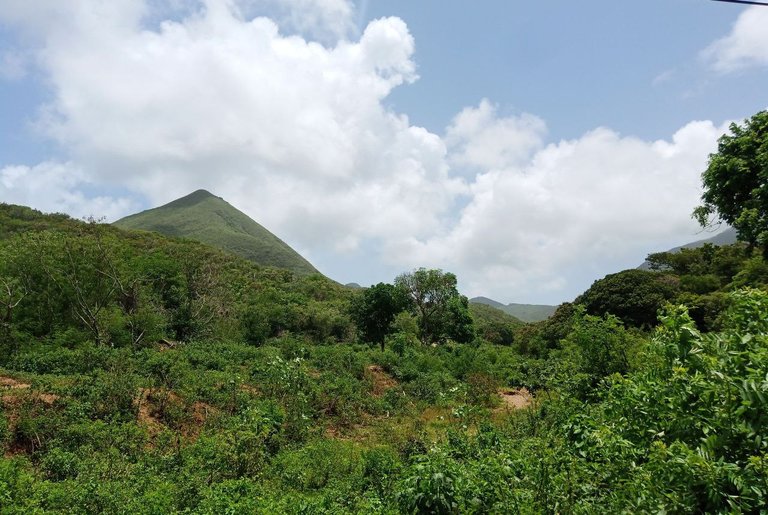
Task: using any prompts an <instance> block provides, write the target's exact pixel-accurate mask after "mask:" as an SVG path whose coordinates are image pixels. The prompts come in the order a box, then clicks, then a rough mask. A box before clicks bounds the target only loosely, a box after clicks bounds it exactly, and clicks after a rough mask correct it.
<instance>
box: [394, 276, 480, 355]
mask: <svg viewBox="0 0 768 515" xmlns="http://www.w3.org/2000/svg"><path fill="white" fill-rule="evenodd" d="M395 286H396V287H397V288H399V289H401V290H402V291H403V292H404V294H405V295H406V296H407V297H408V298H409V299H410V302H411V303H412V305H413V309H414V312H415V314H416V317H417V319H418V323H419V338H420V339H421V341H422V343H424V344H431V343H438V342H443V341H445V340H446V339H452V340H455V341H457V342H461V343H467V342H470V341H472V339H473V338H474V331H473V328H472V316H471V315H470V313H469V301H468V300H467V298H466V297H464V296H463V295H460V294H459V292H458V290H456V276H455V275H454V274H452V273H450V272H443V271H442V270H434V269H431V270H427V269H425V268H419V269H418V270H414V271H413V272H411V273H405V274H402V275H399V276H398V277H397V278H396V279H395Z"/></svg>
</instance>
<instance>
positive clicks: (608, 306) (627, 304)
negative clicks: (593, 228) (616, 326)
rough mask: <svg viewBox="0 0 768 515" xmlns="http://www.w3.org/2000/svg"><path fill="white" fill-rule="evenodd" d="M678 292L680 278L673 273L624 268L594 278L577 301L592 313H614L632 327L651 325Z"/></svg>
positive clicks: (601, 314)
mask: <svg viewBox="0 0 768 515" xmlns="http://www.w3.org/2000/svg"><path fill="white" fill-rule="evenodd" d="M678 291H679V284H678V280H677V279H676V278H675V277H673V276H670V275H666V274H662V273H658V272H649V271H646V270H624V271H623V272H619V273H617V274H610V275H607V276H605V277H604V278H603V279H600V280H598V281H595V282H594V283H593V284H592V286H590V288H589V289H588V290H587V291H585V292H584V293H582V294H581V295H580V296H579V297H578V298H577V299H576V301H575V302H576V303H577V304H581V305H583V306H584V307H585V308H586V309H587V313H589V314H591V315H598V316H603V315H606V314H611V315H615V316H617V317H619V318H620V319H621V320H622V321H623V322H624V323H625V324H628V325H631V326H633V327H643V328H650V327H653V326H654V325H655V324H656V320H657V318H656V317H657V314H658V311H659V309H661V307H662V306H663V305H664V304H665V303H666V302H667V301H669V300H671V299H673V298H674V297H675V295H677V293H678Z"/></svg>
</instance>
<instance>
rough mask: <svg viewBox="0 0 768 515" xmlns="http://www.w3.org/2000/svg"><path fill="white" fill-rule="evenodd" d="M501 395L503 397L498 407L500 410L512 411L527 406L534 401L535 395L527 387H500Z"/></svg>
mask: <svg viewBox="0 0 768 515" xmlns="http://www.w3.org/2000/svg"><path fill="white" fill-rule="evenodd" d="M499 397H501V406H500V407H499V408H497V409H498V410H500V411H511V410H519V409H524V408H527V407H528V406H530V405H531V403H532V402H533V395H531V392H529V391H528V389H527V388H525V387H523V388H515V389H510V388H500V389H499Z"/></svg>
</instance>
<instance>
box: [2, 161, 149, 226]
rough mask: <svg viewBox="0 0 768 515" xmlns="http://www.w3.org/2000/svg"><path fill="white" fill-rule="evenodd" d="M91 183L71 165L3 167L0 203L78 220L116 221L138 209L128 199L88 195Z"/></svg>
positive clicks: (78, 169)
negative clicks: (27, 207) (22, 206)
mask: <svg viewBox="0 0 768 515" xmlns="http://www.w3.org/2000/svg"><path fill="white" fill-rule="evenodd" d="M91 185H92V181H91V180H90V179H89V178H88V177H87V175H86V174H85V173H84V172H83V171H82V170H81V169H80V168H78V167H77V166H76V165H74V164H72V163H55V162H45V163H41V164H39V165H37V166H34V167H29V166H6V167H5V168H0V202H5V203H8V204H20V205H24V206H30V207H33V208H35V209H39V210H41V211H44V212H47V213H54V212H56V213H67V214H69V215H71V216H73V217H75V218H83V217H91V216H92V217H94V218H97V219H98V218H102V217H104V218H106V219H107V220H115V219H117V218H120V217H121V216H125V215H127V214H130V213H131V212H132V211H133V210H135V209H136V207H137V206H136V205H135V203H133V202H132V201H131V200H129V199H127V198H115V197H113V196H109V195H86V194H84V193H83V189H85V188H88V187H89V186H91Z"/></svg>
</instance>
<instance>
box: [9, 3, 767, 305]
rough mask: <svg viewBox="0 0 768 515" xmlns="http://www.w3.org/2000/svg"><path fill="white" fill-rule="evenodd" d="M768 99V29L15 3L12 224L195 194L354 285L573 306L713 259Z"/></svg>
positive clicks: (751, 19)
mask: <svg viewBox="0 0 768 515" xmlns="http://www.w3.org/2000/svg"><path fill="white" fill-rule="evenodd" d="M766 92H768V8H763V7H743V6H739V5H736V4H728V3H720V2H713V1H707V0H674V1H670V0H644V1H642V2H640V1H638V2H625V1H623V2H617V1H615V0H593V1H591V2H557V1H555V2H532V1H526V2H523V1H519V0H503V1H502V0H499V1H496V0H487V1H479V2H472V3H471V4H470V3H468V2H465V1H459V0H440V1H437V0H409V1H401V0H387V1H384V0H360V1H358V2H353V1H351V0H109V1H106V0H69V1H67V2H61V1H60V0H0V138H1V139H0V142H1V143H2V144H0V202H7V203H14V204H23V205H29V206H32V207H34V208H37V209H40V210H42V211H46V212H65V213H68V214H70V215H71V216H73V217H88V216H93V217H96V218H103V219H105V220H106V221H114V220H116V219H118V218H120V217H122V216H125V215H128V214H131V213H134V212H136V211H139V210H142V209H147V208H150V207H154V206H158V205H161V204H164V203H166V202H169V201H171V200H173V199H175V198H178V197H181V196H183V195H186V194H188V193H190V192H192V191H194V190H196V189H200V188H203V189H207V190H209V191H211V192H212V193H214V194H216V195H219V196H221V197H223V198H224V199H225V200H227V201H228V202H229V203H230V204H232V205H233V206H235V207H237V208H238V209H240V210H242V211H244V212H245V213H246V214H248V215H249V216H251V217H252V218H253V219H255V220H256V221H258V222H259V223H261V224H262V225H264V226H265V227H266V228H268V229H269V230H271V231H272V232H273V233H275V234H276V235H278V236H279V237H280V238H282V239H283V240H285V241H286V242H287V243H288V244H289V245H291V246H292V247H294V248H295V249H296V250H298V251H299V252H300V253H301V254H302V255H304V256H305V257H307V258H308V259H309V260H310V261H311V262H312V263H313V264H314V265H315V266H316V267H317V268H318V269H319V270H320V271H321V272H323V273H324V274H326V275H327V276H329V277H331V278H333V279H335V280H337V281H339V282H342V283H347V282H357V283H360V284H362V285H368V284H373V283H376V282H380V281H385V282H391V281H392V280H393V279H394V278H395V276H396V275H398V274H400V273H402V272H406V271H409V270H412V269H414V268H417V267H422V266H423V267H430V268H441V269H443V270H446V271H451V272H453V273H455V274H456V275H457V276H458V279H459V288H460V290H461V291H462V292H463V293H464V294H466V295H468V296H470V297H472V296H478V295H484V296H487V297H491V298H493V299H496V300H498V301H501V302H504V303H507V302H525V303H547V304H557V303H560V302H564V301H570V300H573V298H575V297H576V296H577V295H578V294H579V293H581V292H583V291H584V290H585V289H586V288H588V287H589V286H590V284H592V282H593V281H595V280H596V279H599V278H601V277H603V276H605V275H606V274H609V273H614V272H617V271H620V270H623V269H626V268H633V267H635V266H637V265H639V264H640V263H641V262H642V261H643V259H644V258H645V256H646V255H647V254H648V253H650V252H655V251H660V250H665V249H667V248H670V247H673V246H677V245H679V244H682V243H686V242H689V241H693V240H696V239H701V238H704V237H708V236H710V234H708V233H702V232H701V229H700V228H699V227H697V225H696V223H695V222H694V221H693V220H692V218H691V212H692V210H693V208H694V207H695V206H696V205H697V204H698V201H699V199H700V196H701V187H700V176H701V172H702V171H703V170H704V169H705V168H706V165H707V159H708V155H709V154H710V153H712V152H715V151H716V149H717V139H718V137H720V136H721V135H722V134H724V133H725V132H727V130H728V126H729V124H730V123H732V122H734V121H735V122H740V121H743V120H744V119H745V118H748V117H750V116H752V115H753V114H754V113H756V112H758V111H760V110H763V109H766V107H768V98H767V96H766Z"/></svg>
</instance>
